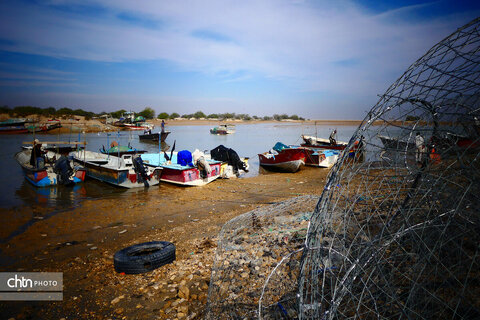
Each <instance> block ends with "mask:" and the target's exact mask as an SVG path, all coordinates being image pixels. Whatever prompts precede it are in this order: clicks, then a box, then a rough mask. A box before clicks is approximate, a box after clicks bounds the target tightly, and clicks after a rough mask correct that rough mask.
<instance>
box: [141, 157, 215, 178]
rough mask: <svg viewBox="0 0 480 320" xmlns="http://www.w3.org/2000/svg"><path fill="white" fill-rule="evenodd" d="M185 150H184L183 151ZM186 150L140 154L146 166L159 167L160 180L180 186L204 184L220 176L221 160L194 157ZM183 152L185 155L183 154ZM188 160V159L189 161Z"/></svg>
mask: <svg viewBox="0 0 480 320" xmlns="http://www.w3.org/2000/svg"><path fill="white" fill-rule="evenodd" d="M185 151H186V152H185ZM188 153H190V152H189V151H187V150H182V151H179V152H173V151H172V152H170V153H165V152H162V153H144V154H142V155H141V157H142V160H143V162H144V163H145V164H146V165H147V166H153V167H157V166H158V167H161V168H162V175H161V176H160V180H161V181H164V182H169V183H173V184H178V185H182V186H197V187H198V186H204V185H206V184H208V183H210V182H212V181H214V180H215V179H217V178H219V177H220V170H221V164H222V163H221V162H220V161H215V160H208V159H205V158H204V159H203V160H204V161H202V160H201V159H195V158H193V157H192V154H191V153H190V158H189V157H188ZM185 154H186V155H187V156H185ZM189 160H190V161H189Z"/></svg>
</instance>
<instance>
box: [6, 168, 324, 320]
mask: <svg viewBox="0 0 480 320" xmlns="http://www.w3.org/2000/svg"><path fill="white" fill-rule="evenodd" d="M327 173H328V170H326V169H318V168H311V167H306V168H303V169H302V170H301V171H299V172H297V173H295V174H290V173H267V174H260V175H259V176H256V177H253V178H246V179H234V180H233V179H232V180H219V181H215V182H213V183H211V184H209V185H207V186H204V187H200V188H181V187H177V186H170V185H166V184H161V185H160V186H159V187H155V188H150V190H148V191H147V192H144V191H143V190H141V191H140V190H139V191H132V192H129V193H126V194H124V195H123V196H122V197H110V198H104V199H97V200H86V201H84V202H83V203H82V205H81V206H79V207H77V208H71V209H68V210H64V211H61V212H57V213H56V214H50V215H49V212H46V211H45V210H48V209H45V208H42V207H33V208H32V207H28V208H15V209H12V210H16V214H18V215H19V216H26V217H29V218H26V219H27V220H28V219H31V220H33V221H35V223H33V224H31V225H30V226H29V227H28V228H26V230H25V232H23V233H21V234H19V235H17V236H15V237H13V238H12V239H10V240H9V241H8V242H6V243H2V244H1V249H2V255H3V256H4V257H7V258H8V259H13V261H14V263H13V264H10V265H8V266H5V267H2V269H3V270H2V271H56V272H63V277H64V299H63V301H61V302H5V301H4V302H2V303H1V304H0V313H1V314H2V318H5V319H9V318H13V319H62V318H64V319H202V318H203V317H204V316H205V306H206V302H207V294H208V288H209V285H210V279H211V271H212V265H213V261H214V257H215V252H216V248H217V241H218V234H219V231H220V229H221V228H222V226H223V225H224V224H225V223H226V222H227V221H229V220H231V219H232V218H234V217H236V216H239V215H241V214H243V213H245V212H249V211H251V210H253V209H256V208H259V207H264V206H267V205H270V204H274V203H278V202H280V201H283V200H286V199H289V198H292V197H296V196H299V195H307V194H313V195H320V193H321V192H322V189H323V186H324V184H325V178H326V175H327ZM19 227H21V225H12V224H9V223H4V225H3V226H2V228H0V234H1V235H2V238H4V237H5V236H6V235H8V234H11V232H12V230H16V229H18V228H19ZM154 240H163V241H170V242H173V243H174V244H175V246H176V261H174V262H173V263H171V264H168V265H165V266H163V267H160V268H158V269H156V270H154V271H152V272H148V273H144V274H140V275H125V274H121V273H117V272H115V270H114V266H113V255H114V254H115V252H116V251H118V250H120V249H122V248H124V247H127V246H130V245H133V244H136V243H141V242H146V241H154ZM278 259H279V260H280V259H281V258H278Z"/></svg>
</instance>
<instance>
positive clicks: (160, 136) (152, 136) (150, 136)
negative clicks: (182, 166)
mask: <svg viewBox="0 0 480 320" xmlns="http://www.w3.org/2000/svg"><path fill="white" fill-rule="evenodd" d="M169 134H170V131H164V132H157V133H144V134H141V135H139V136H138V138H139V139H140V140H142V141H147V142H148V141H150V142H157V143H158V141H160V142H165V140H166V139H167V136H168V135H169Z"/></svg>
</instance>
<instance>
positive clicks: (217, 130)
mask: <svg viewBox="0 0 480 320" xmlns="http://www.w3.org/2000/svg"><path fill="white" fill-rule="evenodd" d="M235 131H236V128H235V125H234V124H221V125H219V126H217V127H213V128H210V133H212V134H232V133H235Z"/></svg>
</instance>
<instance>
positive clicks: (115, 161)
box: [70, 150, 162, 188]
mask: <svg viewBox="0 0 480 320" xmlns="http://www.w3.org/2000/svg"><path fill="white" fill-rule="evenodd" d="M70 155H71V156H73V159H74V160H75V162H76V163H79V164H81V165H83V166H84V167H85V169H86V170H87V171H86V173H87V177H90V178H93V179H97V180H100V181H103V182H106V183H109V184H112V185H114V186H118V187H123V188H138V187H143V186H145V187H148V186H154V185H157V184H158V183H159V182H160V179H159V177H160V175H161V171H162V169H161V168H157V167H153V168H151V167H147V166H145V165H144V164H143V162H142V160H141V158H140V156H137V155H133V154H124V155H122V156H120V157H116V156H113V155H111V154H103V153H99V152H93V151H86V150H80V151H75V152H71V153H70ZM139 159H140V160H139Z"/></svg>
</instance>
